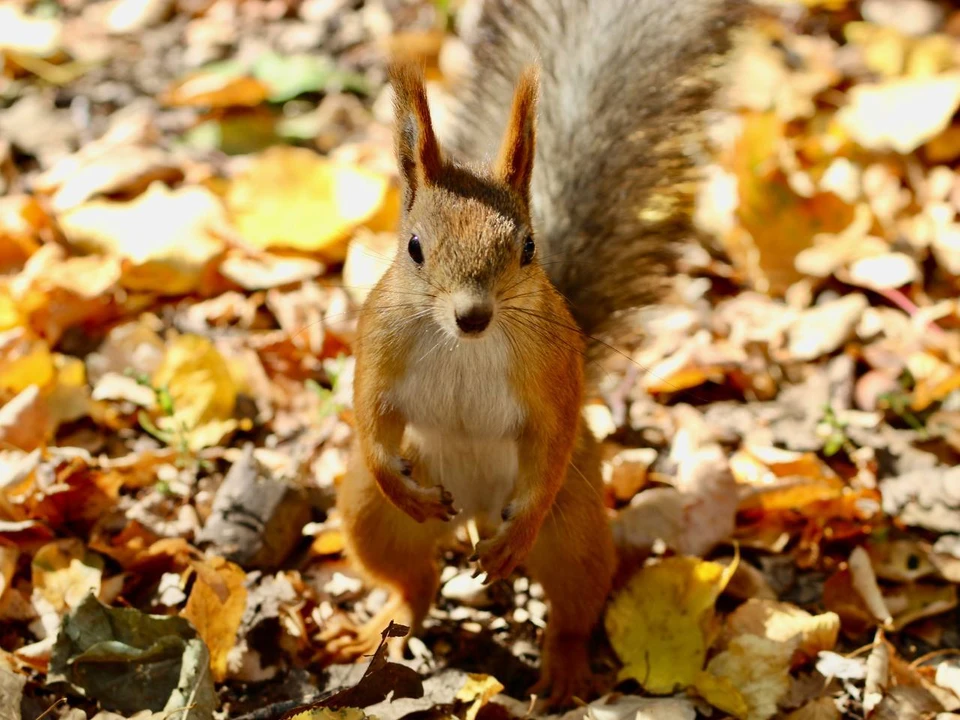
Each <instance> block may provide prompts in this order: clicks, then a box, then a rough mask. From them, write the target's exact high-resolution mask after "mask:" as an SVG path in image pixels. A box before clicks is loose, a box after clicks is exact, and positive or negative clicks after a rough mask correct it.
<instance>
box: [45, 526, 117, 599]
mask: <svg viewBox="0 0 960 720" xmlns="http://www.w3.org/2000/svg"><path fill="white" fill-rule="evenodd" d="M31 569H32V573H33V587H34V589H35V591H36V592H38V593H40V595H42V596H43V597H44V598H45V599H46V600H47V601H48V602H49V603H50V604H51V605H52V606H53V608H54V610H56V611H58V612H64V611H65V610H68V609H72V608H76V607H77V606H78V605H79V604H80V603H81V602H82V601H83V599H84V598H85V597H86V596H87V595H89V594H90V593H94V594H98V593H99V592H100V583H101V579H102V577H103V560H102V559H101V558H100V557H99V556H98V555H96V554H95V553H91V552H88V551H87V549H86V548H85V547H84V545H83V541H81V540H79V539H76V538H69V539H66V540H56V541H54V542H52V543H49V544H47V545H44V546H43V547H42V548H40V549H39V550H37V552H36V554H35V555H34V556H33V562H32V564H31Z"/></svg>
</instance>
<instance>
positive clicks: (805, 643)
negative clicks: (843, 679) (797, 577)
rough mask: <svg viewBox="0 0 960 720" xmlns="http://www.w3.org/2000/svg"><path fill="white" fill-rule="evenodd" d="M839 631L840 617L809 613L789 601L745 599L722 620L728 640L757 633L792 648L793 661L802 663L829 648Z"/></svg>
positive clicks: (832, 614)
mask: <svg viewBox="0 0 960 720" xmlns="http://www.w3.org/2000/svg"><path fill="white" fill-rule="evenodd" d="M839 632H840V617H839V616H838V615H837V614H836V613H832V612H827V613H824V614H822V615H811V614H810V613H808V612H807V611H805V610H802V609H801V608H798V607H796V606H795V605H790V604H789V603H781V602H775V601H772V600H759V599H751V600H747V602H745V603H744V604H743V605H741V606H740V607H739V608H737V609H736V610H735V611H734V612H733V613H732V614H731V615H730V616H729V617H728V618H727V621H726V625H725V627H724V636H725V637H726V638H728V642H729V641H731V640H732V639H734V638H736V637H737V636H740V635H757V636H758V637H763V638H766V639H768V640H773V641H775V642H780V643H785V644H791V645H794V646H795V647H796V651H795V654H794V656H793V664H795V665H796V664H802V663H804V662H806V661H808V660H810V659H813V658H815V657H816V656H817V655H818V654H819V653H820V652H822V651H824V650H833V648H834V646H835V645H836V644H837V635H838V634H839Z"/></svg>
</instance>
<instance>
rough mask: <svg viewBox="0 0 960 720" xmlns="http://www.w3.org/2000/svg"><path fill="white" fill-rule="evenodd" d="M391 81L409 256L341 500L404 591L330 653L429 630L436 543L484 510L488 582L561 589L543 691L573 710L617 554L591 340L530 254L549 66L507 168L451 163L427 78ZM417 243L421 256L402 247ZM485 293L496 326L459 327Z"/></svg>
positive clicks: (503, 155)
mask: <svg viewBox="0 0 960 720" xmlns="http://www.w3.org/2000/svg"><path fill="white" fill-rule="evenodd" d="M391 77H392V78H393V80H394V83H395V89H396V98H397V106H396V111H397V130H396V133H397V151H398V160H399V164H400V171H401V173H400V174H401V182H402V184H403V197H404V204H403V208H404V212H403V217H402V220H401V233H400V241H401V246H400V248H399V251H398V253H397V256H396V258H395V260H394V262H393V264H392V265H391V267H390V268H389V269H388V271H387V272H386V274H385V275H384V276H383V278H382V279H381V280H380V282H379V283H378V284H377V286H376V287H375V288H374V290H373V291H372V292H371V294H370V296H369V298H368V299H367V301H366V303H365V305H364V308H363V310H362V313H361V319H360V326H359V332H358V337H359V340H358V343H357V347H356V373H355V381H354V382H355V386H354V393H355V408H356V418H357V428H356V429H357V449H358V452H356V453H354V458H353V460H352V462H351V466H350V469H349V472H348V474H347V477H346V480H345V482H344V484H343V486H342V488H341V491H340V494H339V496H338V508H339V511H340V513H341V516H342V519H343V527H344V531H345V534H346V538H347V550H348V553H349V555H350V557H351V558H352V559H353V560H354V561H355V562H356V563H357V564H358V566H359V567H360V568H361V569H362V570H363V571H364V572H365V573H366V575H367V577H368V578H369V579H370V580H371V581H373V582H375V583H378V584H383V585H386V586H388V587H389V588H391V589H392V591H393V596H392V598H391V601H390V602H389V603H388V605H387V607H386V608H385V609H384V611H383V613H381V615H379V616H378V617H376V618H374V619H373V620H372V621H371V622H370V623H368V624H367V626H365V627H364V628H361V629H360V630H359V631H357V632H356V633H354V634H353V635H352V636H351V635H350V634H341V635H340V636H339V637H335V638H331V639H330V644H329V646H328V649H329V651H330V652H331V656H332V657H334V658H337V659H347V658H354V657H357V656H359V655H362V654H364V653H367V652H370V651H372V649H373V648H374V647H375V646H376V643H377V642H378V640H379V633H380V631H381V630H382V629H383V626H384V625H385V624H386V622H387V621H388V620H390V619H394V620H396V621H398V622H403V623H409V624H411V625H412V626H413V627H414V629H415V630H416V629H417V628H418V627H419V626H420V624H421V622H422V621H423V618H424V617H425V615H426V613H427V611H428V610H429V607H430V605H431V603H432V601H433V598H434V595H435V593H436V590H437V583H438V574H437V566H436V557H435V554H436V548H437V545H438V543H440V542H443V541H445V540H448V539H449V538H450V537H451V534H452V532H453V530H454V528H455V527H456V525H457V523H458V522H462V521H463V520H465V519H467V518H468V517H474V518H476V519H477V520H478V524H479V525H480V526H481V527H483V528H485V529H486V532H485V537H484V538H483V539H482V541H481V542H480V543H479V544H478V546H477V554H478V557H479V565H480V568H481V569H483V570H484V571H485V572H486V573H487V575H488V578H490V579H491V580H495V579H498V578H504V577H507V576H508V575H509V574H510V573H511V572H512V571H513V570H514V569H515V568H516V567H517V566H518V565H520V564H521V563H524V564H526V566H527V567H528V569H529V570H530V572H531V574H532V575H533V576H534V577H535V578H537V579H538V580H539V581H540V582H541V583H542V585H543V587H544V590H545V592H546V593H547V599H548V601H549V603H550V617H549V624H548V628H547V631H546V637H545V645H544V653H545V655H544V663H543V669H542V673H541V685H540V688H539V689H546V687H547V686H550V687H551V688H552V694H551V697H552V699H553V700H554V701H555V702H565V701H568V700H569V699H570V698H571V697H572V696H573V695H574V694H581V695H586V694H587V693H588V691H589V687H590V673H589V665H588V662H587V660H588V655H587V640H588V637H589V634H590V631H591V630H592V628H593V627H594V626H595V624H596V622H597V620H598V618H599V616H600V612H601V610H602V607H603V604H604V602H605V599H606V596H607V593H608V591H609V587H610V582H611V578H612V575H613V570H614V553H613V545H612V538H611V533H610V528H609V525H608V523H607V520H606V517H605V511H604V507H603V504H602V491H601V481H600V473H599V459H598V457H597V455H596V452H595V449H594V447H593V445H594V443H593V440H592V437H590V436H589V433H588V431H586V430H585V429H584V427H583V426H582V424H581V421H580V411H581V406H582V402H583V352H584V346H583V341H582V337H581V334H580V332H579V331H578V329H577V328H576V326H575V324H574V320H573V318H572V316H571V315H570V312H569V310H568V308H567V304H566V302H565V301H564V299H563V297H562V296H561V295H560V294H559V293H558V292H557V291H556V290H555V289H554V287H553V285H551V283H550V281H549V279H548V278H547V275H546V273H545V272H544V270H543V268H542V267H541V266H540V265H539V263H538V262H536V261H533V262H531V263H526V262H525V261H524V259H523V248H524V247H525V245H526V243H528V239H529V237H530V236H531V233H532V227H531V219H530V207H529V197H530V182H531V177H532V170H533V157H534V138H535V124H536V118H535V113H536V94H537V75H536V71H535V70H530V71H528V72H526V73H525V74H524V75H523V77H522V79H521V81H520V83H519V84H518V87H517V91H516V94H515V99H514V103H513V111H512V115H511V118H510V121H509V123H508V127H507V132H506V135H505V139H504V143H503V147H502V149H501V152H500V154H499V159H498V161H497V162H496V164H495V166H494V168H493V169H486V168H480V169H473V168H466V167H462V166H459V165H456V164H454V163H451V162H447V161H445V160H444V159H443V157H442V155H441V153H440V149H439V147H438V146H437V144H436V139H435V137H434V134H433V130H432V127H431V125H430V116H429V112H428V110H427V107H426V94H425V93H424V91H423V86H422V80H421V78H420V75H419V73H418V72H417V71H415V70H412V69H410V68H409V67H403V68H401V67H396V66H395V67H394V68H393V69H392V71H391ZM413 235H416V237H417V241H418V243H420V246H421V247H422V252H423V257H424V260H423V263H422V264H420V263H418V262H416V261H415V260H414V259H413V255H411V254H410V253H408V250H407V247H406V246H405V243H407V242H408V238H410V237H411V236H413ZM475 300H476V301H483V302H484V303H489V304H490V306H491V307H493V308H494V312H493V319H492V321H491V325H490V327H489V329H488V330H487V331H485V335H483V336H482V337H480V338H469V337H466V336H463V335H461V334H458V330H457V326H456V322H455V316H456V312H457V310H456V308H457V307H459V305H458V303H461V304H462V303H470V302H474V301H475ZM474 459H475V461H474ZM407 468H409V469H410V472H408V473H406V474H404V472H405V470H406V469H407ZM448 485H449V489H448V487H447V486H448ZM478 485H479V486H481V487H478ZM450 490H452V492H451V491H450ZM454 505H456V507H457V509H458V510H459V511H460V512H459V513H458V514H457V515H456V517H455V518H453V517H452V516H453V513H454V509H453V506H454ZM451 520H454V521H451Z"/></svg>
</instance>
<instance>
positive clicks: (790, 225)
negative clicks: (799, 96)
mask: <svg viewBox="0 0 960 720" xmlns="http://www.w3.org/2000/svg"><path fill="white" fill-rule="evenodd" d="M784 142H785V140H784V125H783V122H782V121H781V120H780V119H779V118H777V117H776V116H774V114H773V113H763V114H758V113H751V114H749V115H747V116H746V117H745V118H744V126H743V132H742V133H741V135H740V138H739V140H738V142H737V144H736V146H734V147H732V148H730V151H729V152H730V156H729V159H727V160H726V161H725V165H727V166H728V167H731V169H732V170H733V171H734V174H735V175H736V179H737V187H738V191H739V196H740V204H739V206H738V208H737V218H738V219H739V221H740V225H739V226H738V227H735V228H734V230H733V231H732V232H730V233H728V234H727V236H726V237H725V238H724V239H723V240H724V247H725V249H726V250H727V252H728V253H729V254H730V256H731V259H732V260H733V263H734V265H735V266H736V267H737V268H738V269H739V270H740V271H741V272H742V273H744V274H745V275H746V276H747V277H748V278H749V279H750V281H751V282H752V284H753V285H754V287H755V288H756V289H757V290H759V291H762V292H767V291H769V292H771V293H774V294H780V293H783V292H784V291H785V290H786V288H787V287H789V286H790V285H791V284H792V283H794V282H796V281H797V280H799V279H801V277H802V275H800V273H799V272H798V271H797V269H796V268H795V267H794V258H795V257H796V256H797V254H798V253H800V252H801V251H802V250H805V249H806V248H808V247H810V246H811V245H812V244H813V242H814V238H815V236H817V235H819V234H821V233H837V232H840V231H841V230H843V229H844V228H846V227H847V226H849V225H850V223H851V221H852V220H853V215H854V211H853V208H852V207H850V206H849V205H847V204H846V203H844V202H843V201H842V200H840V199H839V198H838V197H837V196H836V195H834V194H832V193H816V194H814V195H812V196H811V197H801V196H799V195H797V193H795V192H794V191H793V190H792V189H791V188H790V187H789V186H788V185H787V184H786V181H785V178H784V177H783V173H782V171H781V169H780V168H779V163H778V162H777V157H778V153H779V152H780V148H781V147H782V145H783V143H784Z"/></svg>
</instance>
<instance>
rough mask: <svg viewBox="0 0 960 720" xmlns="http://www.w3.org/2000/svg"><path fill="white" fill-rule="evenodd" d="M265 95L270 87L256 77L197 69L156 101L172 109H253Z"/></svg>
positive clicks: (264, 98)
mask: <svg viewBox="0 0 960 720" xmlns="http://www.w3.org/2000/svg"><path fill="white" fill-rule="evenodd" d="M269 95H270V88H268V87H267V86H266V85H265V84H264V83H262V82H261V81H259V80H257V79H256V78H252V77H248V76H246V75H233V74H228V73H216V72H209V71H204V70H200V71H198V72H196V73H193V74H192V75H189V76H188V77H185V78H184V79H183V80H180V81H179V82H176V83H174V84H173V86H171V87H170V88H168V89H167V90H166V92H164V93H162V94H161V95H160V98H159V100H160V102H162V103H163V104H165V105H172V106H174V107H209V108H227V107H256V106H257V105H260V104H261V103H262V102H264V101H265V100H266V99H267V97H268V96H269Z"/></svg>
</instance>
